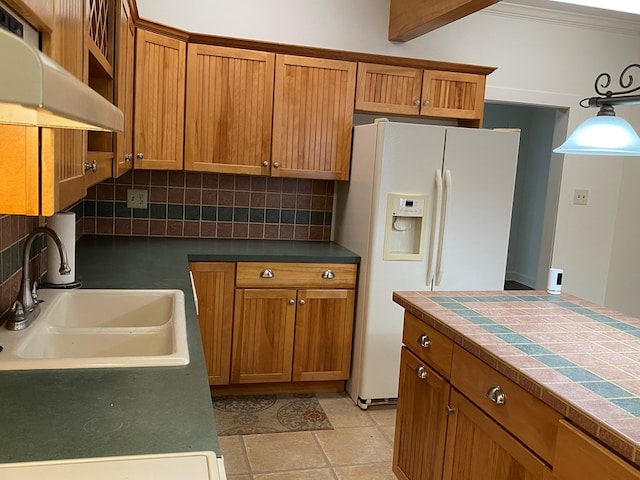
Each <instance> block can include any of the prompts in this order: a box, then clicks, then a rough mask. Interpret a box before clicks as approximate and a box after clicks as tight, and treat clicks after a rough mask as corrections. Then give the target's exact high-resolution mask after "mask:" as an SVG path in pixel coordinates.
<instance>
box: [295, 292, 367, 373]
mask: <svg viewBox="0 0 640 480" xmlns="http://www.w3.org/2000/svg"><path fill="white" fill-rule="evenodd" d="M353 302H354V293H353V290H298V307H297V310H296V328H295V345H294V348H293V352H294V354H293V381H317V380H346V379H347V378H349V365H350V362H351V335H352V330H353Z"/></svg>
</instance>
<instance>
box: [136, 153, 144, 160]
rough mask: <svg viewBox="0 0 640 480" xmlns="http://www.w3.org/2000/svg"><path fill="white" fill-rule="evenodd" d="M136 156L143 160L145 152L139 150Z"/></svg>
mask: <svg viewBox="0 0 640 480" xmlns="http://www.w3.org/2000/svg"><path fill="white" fill-rule="evenodd" d="M136 157H137V158H138V159H139V160H142V159H143V158H144V153H142V152H138V153H136Z"/></svg>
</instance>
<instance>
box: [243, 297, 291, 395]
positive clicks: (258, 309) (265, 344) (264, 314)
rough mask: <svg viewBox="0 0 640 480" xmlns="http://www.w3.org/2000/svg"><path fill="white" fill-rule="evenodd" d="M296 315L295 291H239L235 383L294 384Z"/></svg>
mask: <svg viewBox="0 0 640 480" xmlns="http://www.w3.org/2000/svg"><path fill="white" fill-rule="evenodd" d="M295 315H296V291H295V290H293V289H238V290H236V307H235V315H234V322H233V359H232V363H231V365H232V367H231V383H268V382H288V381H290V380H291V365H292V362H293V334H294V327H295Z"/></svg>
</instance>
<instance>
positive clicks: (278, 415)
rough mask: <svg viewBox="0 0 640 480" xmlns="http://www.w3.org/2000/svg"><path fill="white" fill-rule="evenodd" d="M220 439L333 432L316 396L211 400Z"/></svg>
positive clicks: (213, 398) (262, 396)
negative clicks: (255, 435) (289, 433)
mask: <svg viewBox="0 0 640 480" xmlns="http://www.w3.org/2000/svg"><path fill="white" fill-rule="evenodd" d="M212 402H213V409H214V411H215V416H216V427H217V429H218V435H220V436H225V435H250V434H255V433H276V432H300V431H305V430H333V426H332V425H331V422H330V421H329V419H328V418H327V415H326V414H325V413H324V410H322V407H321V406H320V402H318V399H317V398H316V396H315V395H314V394H313V393H302V394H296V393H294V394H279V395H226V396H222V397H212Z"/></svg>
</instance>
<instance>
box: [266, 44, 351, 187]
mask: <svg viewBox="0 0 640 480" xmlns="http://www.w3.org/2000/svg"><path fill="white" fill-rule="evenodd" d="M355 81H356V64H355V63H353V62H343V61H338V60H325V59H319V58H306V57H296V56H291V55H277V56H276V83H275V100H274V107H273V108H274V111H273V147H272V162H273V164H272V166H273V168H272V170H271V175H272V176H279V177H298V178H319V179H326V180H348V179H349V160H350V155H351V130H352V128H351V127H352V124H353V104H354V96H355Z"/></svg>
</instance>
